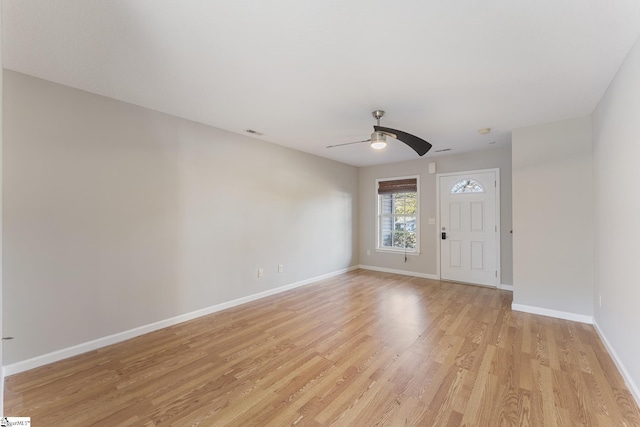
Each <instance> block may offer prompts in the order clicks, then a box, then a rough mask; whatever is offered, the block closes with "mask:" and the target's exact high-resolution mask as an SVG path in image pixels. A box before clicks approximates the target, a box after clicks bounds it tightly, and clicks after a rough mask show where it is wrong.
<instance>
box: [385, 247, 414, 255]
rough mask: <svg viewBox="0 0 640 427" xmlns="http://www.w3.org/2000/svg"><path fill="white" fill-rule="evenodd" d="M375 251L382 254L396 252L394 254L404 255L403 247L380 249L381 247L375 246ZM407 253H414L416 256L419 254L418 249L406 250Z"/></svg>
mask: <svg viewBox="0 0 640 427" xmlns="http://www.w3.org/2000/svg"><path fill="white" fill-rule="evenodd" d="M376 252H380V253H383V254H396V255H404V254H405V251H404V249H381V248H377V249H376ZM406 254H407V255H415V256H418V255H420V251H419V250H418V251H407V252H406Z"/></svg>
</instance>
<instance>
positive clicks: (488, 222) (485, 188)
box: [438, 170, 499, 286]
mask: <svg viewBox="0 0 640 427" xmlns="http://www.w3.org/2000/svg"><path fill="white" fill-rule="evenodd" d="M498 179H499V171H498V170H489V171H475V172H461V173H456V174H441V175H438V181H439V193H440V234H439V236H438V237H439V239H440V277H441V279H442V280H451V281H455V282H465V283H475V284H479V285H488V286H498V284H499V281H498V280H499V272H498V267H499V263H498V260H499V227H498V223H499V221H498V218H499V215H498V212H499V209H498V200H499V198H498V197H497V194H498V188H499V187H498Z"/></svg>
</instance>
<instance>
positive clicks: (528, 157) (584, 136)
mask: <svg viewBox="0 0 640 427" xmlns="http://www.w3.org/2000/svg"><path fill="white" fill-rule="evenodd" d="M512 150H513V230H514V231H513V233H514V235H513V286H514V294H513V303H514V307H515V305H521V306H527V307H534V308H539V309H544V310H554V311H557V312H563V313H568V314H571V315H578V316H586V317H590V316H592V315H593V179H592V155H591V117H590V116H586V117H580V118H577V119H571V120H564V121H559V122H555V123H548V124H544V125H539V126H532V127H527V128H522V129H516V130H514V131H513V136H512Z"/></svg>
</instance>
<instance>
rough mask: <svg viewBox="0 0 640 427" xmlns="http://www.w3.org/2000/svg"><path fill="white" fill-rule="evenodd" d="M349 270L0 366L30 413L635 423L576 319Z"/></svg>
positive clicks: (10, 402)
mask: <svg viewBox="0 0 640 427" xmlns="http://www.w3.org/2000/svg"><path fill="white" fill-rule="evenodd" d="M510 306H511V293H509V292H506V291H499V290H495V289H489V288H482V287H477V286H468V285H460V284H453V283H447V282H439V281H434V280H428V279H419V278H412V277H405V276H397V275H392V274H386V273H376V272H370V271H364V270H357V271H354V272H351V273H348V274H345V275H341V276H339V277H336V278H333V279H329V280H325V281H322V282H319V283H318V284H314V285H311V286H307V287H304V288H299V289H295V290H292V291H289V292H286V293H283V294H279V295H275V296H272V297H269V298H265V299H262V300H260V301H256V302H253V303H249V304H246V305H243V306H240V307H236V308H232V309H229V310H226V311H223V312H220V313H216V314H212V315H209V316H206V317H203V318H199V319H196V320H193V321H190V322H186V323H182V324H180V325H177V326H174V327H171V328H167V329H163V330H160V331H157V332H154V333H151V334H147V335H144V336H141V337H138V338H135V339H132V340H129V341H126V342H123V343H120V344H116V345H113V346H110V347H105V348H103V349H100V350H97V351H93V352H90V353H87V354H84V355H81V356H77V357H74V358H71V359H67V360H64V361H61V362H58V363H55V364H51V365H48V366H44V367H41V368H38V369H34V370H32V371H29V372H25V373H21V374H17V375H14V376H11V377H9V378H8V379H7V381H6V387H5V412H6V414H8V415H14V416H30V417H31V420H32V425H34V426H89V425H101V426H102V425H104V426H191V425H201V426H208V425H215V426H218V425H220V426H223V425H225V426H226V425H230V426H268V425H273V426H287V425H299V426H323V425H336V426H375V425H388V426H404V425H412V426H460V425H468V426H489V427H493V426H502V425H517V426H545V427H546V426H574V425H575V426H578V425H588V426H640V414H639V411H638V407H637V405H636V404H635V402H634V400H633V397H632V396H631V394H630V393H629V391H628V390H627V388H626V387H625V384H624V381H623V380H622V378H621V376H620V375H619V373H618V371H617V370H616V368H615V366H614V364H613V362H612V360H611V358H610V357H609V355H608V354H607V352H606V350H605V349H604V347H603V345H602V343H601V342H600V340H599V338H598V336H597V335H596V333H595V331H594V329H593V327H592V326H590V325H586V324H581V323H575V322H569V321H563V320H558V319H552V318H548V317H542V316H536V315H531V314H526V313H518V312H512V311H511V309H510Z"/></svg>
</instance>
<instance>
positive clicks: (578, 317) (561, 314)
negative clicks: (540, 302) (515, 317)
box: [511, 303, 593, 325]
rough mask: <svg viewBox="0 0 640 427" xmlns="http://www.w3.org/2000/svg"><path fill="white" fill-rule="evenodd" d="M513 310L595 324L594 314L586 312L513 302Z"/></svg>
mask: <svg viewBox="0 0 640 427" xmlns="http://www.w3.org/2000/svg"><path fill="white" fill-rule="evenodd" d="M511 309H512V310H513V311H523V312H525V313H532V314H539V315H541V316H548V317H556V318H558V319H564V320H572V321H574V322H581V323H588V324H590V325H591V324H593V316H585V315H584V314H576V313H569V312H566V311H558V310H551V309H549V308H541V307H534V306H531V305H523V304H516V303H511Z"/></svg>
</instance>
